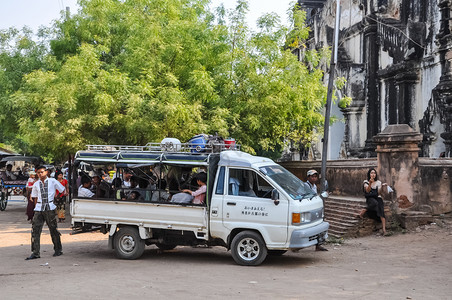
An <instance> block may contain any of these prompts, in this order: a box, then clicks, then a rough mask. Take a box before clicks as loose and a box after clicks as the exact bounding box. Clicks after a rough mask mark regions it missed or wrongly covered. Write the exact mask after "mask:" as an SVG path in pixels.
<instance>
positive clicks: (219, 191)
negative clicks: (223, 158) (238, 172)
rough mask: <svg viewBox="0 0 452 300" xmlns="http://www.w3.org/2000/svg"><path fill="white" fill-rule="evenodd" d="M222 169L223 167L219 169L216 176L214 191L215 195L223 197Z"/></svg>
mask: <svg viewBox="0 0 452 300" xmlns="http://www.w3.org/2000/svg"><path fill="white" fill-rule="evenodd" d="M224 169H225V167H221V168H220V173H219V174H218V181H217V189H216V191H215V194H217V195H223V193H224Z"/></svg>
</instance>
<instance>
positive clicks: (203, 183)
mask: <svg viewBox="0 0 452 300" xmlns="http://www.w3.org/2000/svg"><path fill="white" fill-rule="evenodd" d="M196 182H197V183H198V185H199V188H198V189H197V190H196V191H192V190H188V189H185V190H182V192H183V193H188V194H190V195H191V196H192V197H193V200H192V203H193V204H204V202H205V199H206V192H207V174H206V173H204V172H201V173H198V174H196ZM175 196H176V195H174V196H173V198H174V197H175Z"/></svg>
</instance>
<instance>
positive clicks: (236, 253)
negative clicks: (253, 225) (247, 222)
mask: <svg viewBox="0 0 452 300" xmlns="http://www.w3.org/2000/svg"><path fill="white" fill-rule="evenodd" d="M231 254H232V258H234V260H235V262H236V263H238V264H239V265H242V266H258V265H260V264H261V263H262V262H263V261H264V260H265V258H266V257H267V247H266V246H265V243H264V240H263V239H262V237H261V236H260V234H258V233H256V232H254V231H248V230H247V231H242V232H240V233H239V234H237V235H236V236H235V237H234V239H233V240H232V243H231Z"/></svg>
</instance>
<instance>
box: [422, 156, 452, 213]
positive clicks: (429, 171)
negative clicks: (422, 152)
mask: <svg viewBox="0 0 452 300" xmlns="http://www.w3.org/2000/svg"><path fill="white" fill-rule="evenodd" d="M419 173H420V178H421V180H420V186H421V189H420V197H419V210H423V211H426V212H431V213H432V214H434V215H438V214H444V213H450V212H452V160H451V159H444V158H440V159H428V158H420V159H419Z"/></svg>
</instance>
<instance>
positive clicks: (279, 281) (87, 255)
mask: <svg viewBox="0 0 452 300" xmlns="http://www.w3.org/2000/svg"><path fill="white" fill-rule="evenodd" d="M59 229H60V232H61V233H62V243H63V252H64V255H62V256H60V257H52V254H53V245H52V242H51V239H50V235H49V231H48V229H47V226H44V230H43V235H42V238H41V258H40V259H36V260H32V261H25V260H24V259H25V258H26V257H27V256H29V255H30V254H31V250H30V232H31V225H30V224H29V223H27V221H26V216H25V203H24V202H10V203H8V207H7V208H6V210H5V211H3V212H0V298H1V299H28V298H30V297H35V298H37V299H43V298H44V297H57V298H58V299H123V298H126V297H128V298H135V297H137V298H138V297H140V298H143V297H151V298H152V299H168V298H171V299H205V298H207V297H213V299H241V298H248V299H314V298H315V299H363V298H366V299H452V284H451V280H452V279H451V278H452V222H451V220H450V219H448V218H446V219H441V220H437V221H436V223H435V224H431V225H428V226H423V227H419V228H418V229H417V230H416V231H413V232H409V233H405V234H402V233H396V234H394V235H393V236H390V237H382V236H379V235H373V236H369V237H366V238H359V239H349V240H345V241H344V242H343V243H341V244H333V243H329V244H327V245H326V248H328V250H329V251H328V252H315V251H314V247H311V248H309V249H303V250H301V251H299V252H298V253H293V252H290V253H286V254H285V255H283V256H281V257H268V258H267V260H266V261H265V262H264V263H263V264H262V265H261V266H259V267H242V266H238V265H236V264H235V263H234V261H233V259H232V257H231V255H230V253H229V252H228V251H227V250H226V249H224V248H220V247H214V248H208V249H204V248H192V247H178V248H176V249H175V250H172V251H166V252H162V251H160V250H158V249H157V248H155V247H154V246H151V247H147V248H146V250H145V253H144V255H143V257H142V258H140V259H139V260H135V261H126V260H119V259H116V258H115V255H114V253H113V251H111V250H109V249H108V248H107V236H106V235H103V234H101V233H84V234H77V235H69V233H70V232H71V230H70V224H69V223H68V222H66V223H63V224H61V225H60V226H59Z"/></svg>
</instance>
